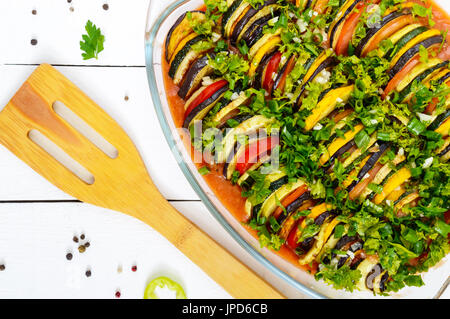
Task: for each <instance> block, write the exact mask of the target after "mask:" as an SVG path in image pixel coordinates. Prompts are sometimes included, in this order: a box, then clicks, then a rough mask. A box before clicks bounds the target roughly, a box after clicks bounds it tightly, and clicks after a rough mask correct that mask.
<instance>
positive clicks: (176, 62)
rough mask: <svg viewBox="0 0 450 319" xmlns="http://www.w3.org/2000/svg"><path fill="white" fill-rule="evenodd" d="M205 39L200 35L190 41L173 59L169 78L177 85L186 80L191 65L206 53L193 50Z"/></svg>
mask: <svg viewBox="0 0 450 319" xmlns="http://www.w3.org/2000/svg"><path fill="white" fill-rule="evenodd" d="M188 38H189V36H188ZM204 39H205V37H204V36H203V35H199V36H196V37H195V38H193V39H191V40H189V41H188V42H187V43H186V44H185V45H184V46H183V48H181V49H180V50H179V51H178V52H177V53H176V54H175V56H174V57H173V59H172V61H171V63H170V69H169V76H170V77H171V78H172V79H173V83H175V84H176V85H178V84H180V83H181V81H182V80H183V79H184V75H185V74H186V72H187V71H188V70H189V67H190V65H191V63H192V62H193V61H195V59H197V57H198V56H200V55H201V54H202V53H204V52H202V51H201V50H194V49H193V48H192V46H193V45H194V44H196V43H199V42H200V41H203V40H204Z"/></svg>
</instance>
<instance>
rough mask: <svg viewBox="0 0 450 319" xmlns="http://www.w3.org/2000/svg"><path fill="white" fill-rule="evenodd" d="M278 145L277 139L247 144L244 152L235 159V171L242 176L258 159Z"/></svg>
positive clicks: (268, 138) (271, 138) (270, 138)
mask: <svg viewBox="0 0 450 319" xmlns="http://www.w3.org/2000/svg"><path fill="white" fill-rule="evenodd" d="M278 144H279V139H278V137H272V136H271V137H267V138H264V139H260V140H257V141H256V142H254V143H251V144H248V145H247V148H246V150H245V152H244V153H243V154H241V156H239V157H238V158H237V164H236V170H237V171H239V173H241V175H242V174H244V173H245V172H246V171H248V170H249V168H250V167H252V165H253V164H255V163H257V162H258V159H259V158H260V157H261V156H263V155H265V154H267V153H269V151H271V150H272V149H273V148H274V147H275V146H277V145H278Z"/></svg>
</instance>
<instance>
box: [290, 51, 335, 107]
mask: <svg viewBox="0 0 450 319" xmlns="http://www.w3.org/2000/svg"><path fill="white" fill-rule="evenodd" d="M331 54H332V52H331V51H329V50H326V51H323V53H322V54H321V56H319V57H317V59H316V60H315V61H314V63H313V64H312V65H311V67H310V68H309V69H308V72H306V74H305V76H304V77H303V81H302V84H301V85H300V86H299V87H298V88H297V90H296V91H295V93H294V95H295V97H296V99H295V104H296V106H297V107H299V108H300V107H301V101H302V99H303V96H304V93H305V90H306V87H307V85H308V83H310V82H311V81H313V80H314V78H315V77H316V76H317V75H319V73H320V72H322V71H323V70H326V69H329V68H331V67H333V66H334V65H335V64H336V59H335V57H334V56H331Z"/></svg>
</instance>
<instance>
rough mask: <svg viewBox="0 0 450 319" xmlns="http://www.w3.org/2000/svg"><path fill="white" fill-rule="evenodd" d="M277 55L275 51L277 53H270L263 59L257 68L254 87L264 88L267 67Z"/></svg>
mask: <svg viewBox="0 0 450 319" xmlns="http://www.w3.org/2000/svg"><path fill="white" fill-rule="evenodd" d="M276 53H277V51H276V50H275V51H272V52H269V53H268V54H266V55H265V56H264V57H263V58H262V60H261V62H260V63H259V65H258V67H257V68H256V71H255V73H256V75H255V79H254V81H253V86H254V87H255V88H256V89H260V88H262V86H263V83H264V78H265V74H266V69H267V65H268V63H269V62H270V60H271V59H272V57H273V56H274V55H275V54H276Z"/></svg>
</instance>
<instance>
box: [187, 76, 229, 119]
mask: <svg viewBox="0 0 450 319" xmlns="http://www.w3.org/2000/svg"><path fill="white" fill-rule="evenodd" d="M227 84H228V81H227V80H219V81H217V82H214V83H213V84H210V85H209V86H208V87H207V88H206V89H204V90H203V91H202V93H200V94H199V95H198V96H197V97H196V98H195V99H194V100H193V101H192V103H191V104H190V105H189V107H188V108H187V110H186V112H185V113H184V114H185V117H186V116H188V115H189V113H191V112H192V110H193V109H195V108H196V107H197V106H199V105H200V104H201V103H203V102H205V101H206V100H207V99H209V98H210V97H211V96H212V95H213V94H214V93H215V92H217V90H220V89H221V88H223V87H224V86H225V85H227Z"/></svg>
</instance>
